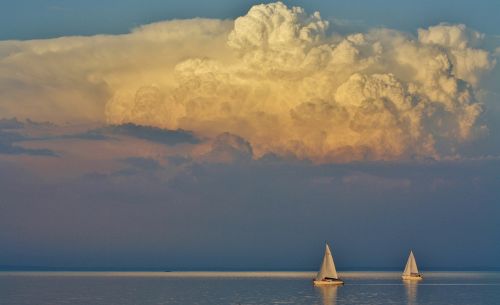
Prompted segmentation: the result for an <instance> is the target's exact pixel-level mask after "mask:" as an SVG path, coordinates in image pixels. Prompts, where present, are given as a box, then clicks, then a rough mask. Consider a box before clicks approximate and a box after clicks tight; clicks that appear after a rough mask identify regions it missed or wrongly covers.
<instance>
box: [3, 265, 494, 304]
mask: <svg viewBox="0 0 500 305" xmlns="http://www.w3.org/2000/svg"><path fill="white" fill-rule="evenodd" d="M340 275H341V276H342V278H343V279H344V280H345V282H346V284H345V285H344V286H342V287H325V288H315V287H313V286H312V283H311V279H312V277H313V276H314V273H311V272H0V304H1V305H59V304H72V305H115V304H116V305H132V304H133V305H150V304H151V305H153V304H154V305H160V304H169V305H170V304H179V305H180V304H182V305H190V304H199V305H223V304H234V305H238V304H241V305H245V304H308V305H315V304H319V305H323V304H325V305H342V304H356V305H362V304H367V305H376V304H384V305H387V304H411V305H417V304H418V305H427V304H429V305H430V304H433V305H434V304H453V305H461V304H464V305H465V304H467V305H472V304H477V305H483V304H484V305H486V304H488V305H498V304H500V273H499V272H425V273H424V280H423V281H422V282H420V283H404V282H403V281H401V278H400V273H399V272H398V273H396V272H341V273H340Z"/></svg>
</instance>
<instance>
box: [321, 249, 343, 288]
mask: <svg viewBox="0 0 500 305" xmlns="http://www.w3.org/2000/svg"><path fill="white" fill-rule="evenodd" d="M343 284H344V281H342V280H341V279H339V278H338V275H337V270H336V269H335V263H334V262H333V256H332V252H331V251H330V247H329V246H328V244H326V249H325V256H324V257H323V263H321V269H320V270H319V272H318V274H317V275H316V278H315V279H314V285H317V286H320V285H343Z"/></svg>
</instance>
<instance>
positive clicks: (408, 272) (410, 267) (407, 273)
mask: <svg viewBox="0 0 500 305" xmlns="http://www.w3.org/2000/svg"><path fill="white" fill-rule="evenodd" d="M402 278H403V280H417V281H419V280H422V279H423V277H422V274H420V273H418V268H417V261H415V256H414V255H413V251H410V256H409V257H408V261H407V262H406V267H405V270H404V271H403V275H402Z"/></svg>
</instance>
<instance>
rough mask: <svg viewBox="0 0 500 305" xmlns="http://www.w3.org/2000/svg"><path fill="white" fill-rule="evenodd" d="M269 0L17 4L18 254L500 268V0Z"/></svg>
mask: <svg viewBox="0 0 500 305" xmlns="http://www.w3.org/2000/svg"><path fill="white" fill-rule="evenodd" d="M258 3H260V2H257V1H225V0H217V1H211V2H200V1H193V0H188V1H148V2H140V1H132V0H127V1H120V3H119V4H116V3H113V2H112V1H86V2H81V1H29V0H22V1H16V2H15V3H13V2H12V3H9V4H6V7H5V8H6V9H3V10H2V11H1V12H0V248H1V249H2V250H1V251H0V266H8V265H10V266H49V267H86V268H93V267H115V268H141V267H144V268H171V269H190V270H193V269H211V270H213V269H239V270H245V269H266V270H269V269H270V270H276V269H288V270H293V269H301V270H303V269H306V270H309V269H313V268H316V267H317V266H319V263H320V259H321V256H322V253H323V244H324V242H325V241H329V242H330V243H331V245H332V250H333V253H334V256H335V258H336V264H337V267H338V268H339V269H340V270H342V268H348V267H350V268H352V267H397V266H401V267H402V266H403V265H404V262H405V259H406V256H407V254H408V251H409V249H413V250H414V252H415V253H416V256H417V261H418V262H419V265H420V266H421V267H422V268H423V269H424V270H425V268H454V269H457V268H458V269H460V268H500V265H499V262H498V257H499V256H500V243H499V240H500V220H499V219H500V203H499V199H498V198H500V174H499V173H500V106H499V96H500V87H499V84H500V72H499V71H500V69H499V67H498V59H499V57H500V39H499V37H500V36H499V35H500V32H499V31H498V29H500V27H499V26H500V21H499V19H498V18H496V17H497V16H496V14H497V12H499V11H500V4H499V3H498V2H495V1H485V0H483V1H475V2H471V1H418V2H415V1H392V0H388V1H361V0H356V1H334V2H326V1H286V2H284V3H280V2H276V3H274V2H269V3H268V4H263V5H257V4H258ZM316 11H318V13H316ZM194 17H201V18H194ZM193 18H194V19H193Z"/></svg>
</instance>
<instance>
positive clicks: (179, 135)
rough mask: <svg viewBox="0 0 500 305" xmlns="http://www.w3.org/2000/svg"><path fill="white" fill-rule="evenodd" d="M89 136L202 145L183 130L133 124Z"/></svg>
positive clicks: (109, 127) (100, 129) (99, 129)
mask: <svg viewBox="0 0 500 305" xmlns="http://www.w3.org/2000/svg"><path fill="white" fill-rule="evenodd" d="M88 134H89V135H98V134H101V135H123V136H129V137H134V138H138V139H143V140H148V141H151V142H156V143H160V144H165V145H177V144H197V143H200V139H198V138H197V137H196V136H195V135H194V134H193V133H192V132H190V131H185V130H182V129H177V130H168V129H161V128H157V127H149V126H140V125H135V124H132V123H127V124H122V125H110V126H106V127H102V128H98V129H95V130H91V131H89V133H88Z"/></svg>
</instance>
